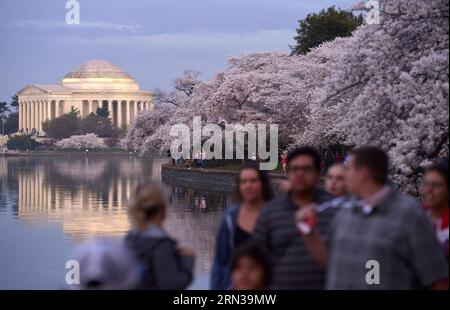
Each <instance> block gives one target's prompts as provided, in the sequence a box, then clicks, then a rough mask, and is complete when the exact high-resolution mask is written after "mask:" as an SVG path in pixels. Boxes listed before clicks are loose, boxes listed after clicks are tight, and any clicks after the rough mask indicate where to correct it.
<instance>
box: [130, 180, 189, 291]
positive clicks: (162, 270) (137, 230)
mask: <svg viewBox="0 0 450 310" xmlns="http://www.w3.org/2000/svg"><path fill="white" fill-rule="evenodd" d="M166 208H167V202H166V199H165V197H164V193H163V189H162V188H161V187H160V185H159V184H157V183H155V182H152V181H147V182H144V183H143V184H141V185H139V186H138V187H137V189H136V194H135V198H134V200H133V202H132V203H131V205H130V207H129V214H130V219H131V222H132V225H133V229H132V230H131V231H130V232H129V233H128V234H127V236H126V237H125V244H126V245H127V246H128V248H129V249H130V250H131V251H132V252H133V253H134V254H135V255H136V257H137V258H138V260H139V261H140V263H141V264H142V265H143V266H144V270H143V279H142V281H141V284H140V286H139V288H141V289H157V290H180V289H185V288H186V287H187V286H188V285H189V284H190V283H191V281H192V273H193V268H194V252H193V251H192V250H191V249H188V248H182V247H179V246H178V245H177V242H176V241H175V240H174V239H172V238H171V237H170V236H169V235H168V234H167V232H166V231H165V230H164V229H163V223H164V219H165V216H166Z"/></svg>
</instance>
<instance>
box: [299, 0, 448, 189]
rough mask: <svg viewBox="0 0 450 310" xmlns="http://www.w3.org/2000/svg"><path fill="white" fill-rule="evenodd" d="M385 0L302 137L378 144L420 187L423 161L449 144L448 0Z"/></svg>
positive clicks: (352, 45)
mask: <svg viewBox="0 0 450 310" xmlns="http://www.w3.org/2000/svg"><path fill="white" fill-rule="evenodd" d="M380 2H381V3H380V7H381V13H380V14H381V15H380V17H381V22H380V24H372V25H364V26H361V27H360V28H359V29H358V30H356V31H355V32H354V34H353V36H352V37H350V38H348V39H345V43H344V46H343V51H344V52H343V53H342V54H340V55H338V59H337V60H336V62H334V65H333V66H332V67H331V68H330V69H331V70H330V72H331V74H330V76H329V77H327V79H326V80H325V83H324V87H323V89H321V90H320V91H318V98H320V99H318V100H317V102H314V103H312V104H311V120H310V122H309V126H308V128H307V129H306V130H305V131H304V132H303V133H299V135H298V136H297V142H299V143H311V142H314V143H315V144H316V145H317V144H321V145H325V144H326V143H332V142H336V141H340V142H342V143H344V144H347V145H349V146H352V145H362V144H372V145H378V146H380V147H382V148H384V149H386V150H387V151H388V152H389V154H390V157H391V159H392V172H393V178H394V181H396V182H397V183H398V184H399V185H400V186H401V188H402V189H404V190H406V191H408V192H411V193H416V192H417V181H418V179H419V177H420V171H421V168H422V167H423V166H424V165H426V164H428V163H429V162H430V160H432V159H433V158H435V157H436V155H437V154H438V153H439V151H440V150H441V149H442V148H445V147H447V146H448V92H449V83H448V56H449V50H448V47H449V46H448V44H449V43H448V42H449V41H448V30H449V24H448V1H446V0H430V1H420V0H390V1H387V0H382V1H380Z"/></svg>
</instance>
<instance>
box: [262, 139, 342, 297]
mask: <svg viewBox="0 0 450 310" xmlns="http://www.w3.org/2000/svg"><path fill="white" fill-rule="evenodd" d="M287 176H288V179H289V182H290V186H291V187H290V192H289V193H287V194H286V195H285V196H283V197H281V198H277V199H275V200H273V201H271V202H269V204H268V205H267V206H266V207H265V208H263V209H262V210H261V213H260V215H259V218H258V221H257V223H256V227H255V232H254V238H255V239H257V240H258V241H260V242H261V243H262V244H263V245H264V246H265V247H266V248H267V250H268V252H269V253H270V254H271V255H272V259H273V264H274V265H273V277H272V283H271V285H270V288H271V289H280V290H312V289H323V288H324V283H325V282H324V281H325V273H324V270H323V268H321V267H320V266H319V264H318V263H316V262H315V261H314V259H313V258H312V257H311V256H310V254H309V252H308V251H307V248H306V246H305V244H304V241H303V239H302V238H301V236H300V234H299V233H298V230H297V228H296V222H295V213H296V212H297V210H299V209H301V208H303V207H306V206H309V205H311V204H315V205H318V204H321V203H323V202H325V201H328V200H330V199H331V198H333V197H332V196H330V195H329V194H326V193H325V192H324V191H322V190H319V189H318V188H317V183H318V180H319V177H320V155H319V154H318V153H317V151H316V150H314V149H312V148H298V149H295V150H293V151H291V152H290V153H289V154H288V158H287ZM335 210H336V208H328V209H327V210H325V211H324V212H322V213H321V216H320V220H319V221H318V222H317V226H316V227H317V229H318V230H319V231H320V232H321V234H323V235H327V233H328V227H329V223H330V220H331V219H332V217H333V215H334V212H335Z"/></svg>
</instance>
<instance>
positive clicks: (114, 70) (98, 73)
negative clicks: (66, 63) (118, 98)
mask: <svg viewBox="0 0 450 310" xmlns="http://www.w3.org/2000/svg"><path fill="white" fill-rule="evenodd" d="M64 78H116V79H117V78H118V79H121V78H123V79H132V77H131V76H130V75H129V74H128V73H126V72H125V71H124V70H123V69H122V68H120V67H119V66H116V65H114V64H113V63H111V62H109V61H106V60H101V59H95V60H89V61H86V62H83V63H82V64H80V65H78V66H77V67H75V68H74V69H73V70H72V71H71V72H69V73H68V74H66V76H65V77H64Z"/></svg>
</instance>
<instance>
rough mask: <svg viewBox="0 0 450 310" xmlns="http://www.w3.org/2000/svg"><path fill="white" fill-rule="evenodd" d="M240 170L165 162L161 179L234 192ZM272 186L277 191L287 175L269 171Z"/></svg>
mask: <svg viewBox="0 0 450 310" xmlns="http://www.w3.org/2000/svg"><path fill="white" fill-rule="evenodd" d="M237 174H238V171H230V170H226V169H220V167H219V168H190V169H189V168H186V167H182V166H173V165H171V164H164V165H162V166H161V180H162V181H163V182H164V183H166V184H170V185H173V186H179V187H189V188H195V189H198V190H204V189H207V190H209V191H218V192H226V193H229V194H232V193H234V191H235V189H236V179H237ZM268 175H269V178H270V181H271V182H272V187H273V189H274V190H275V191H276V190H277V189H278V188H279V185H280V183H281V182H282V181H283V180H285V179H286V176H285V175H283V174H280V173H273V172H269V173H268Z"/></svg>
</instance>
